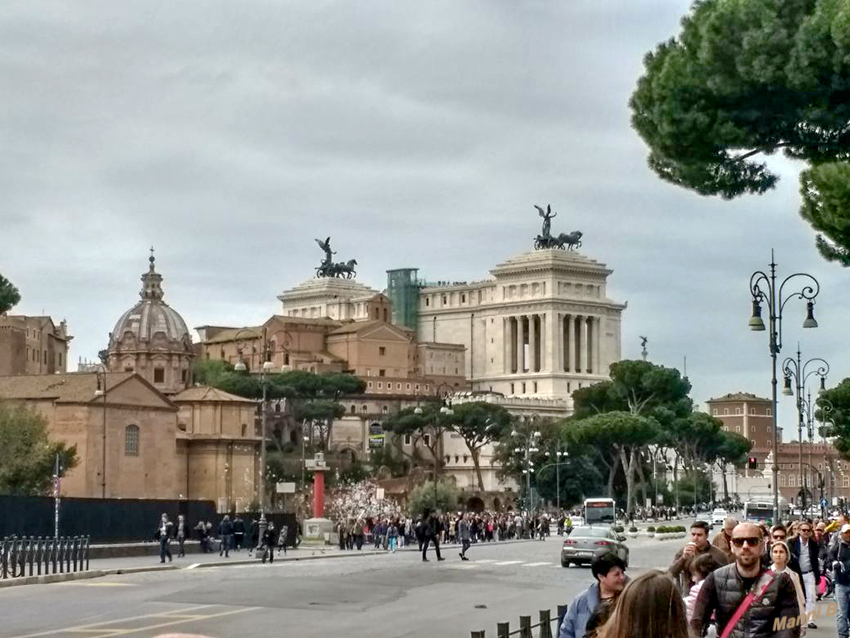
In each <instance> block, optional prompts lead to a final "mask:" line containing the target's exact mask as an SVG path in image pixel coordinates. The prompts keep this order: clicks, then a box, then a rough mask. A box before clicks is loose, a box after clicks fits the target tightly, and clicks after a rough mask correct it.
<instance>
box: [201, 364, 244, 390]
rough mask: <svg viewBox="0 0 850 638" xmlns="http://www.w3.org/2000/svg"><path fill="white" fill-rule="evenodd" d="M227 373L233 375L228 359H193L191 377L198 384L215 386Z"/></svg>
mask: <svg viewBox="0 0 850 638" xmlns="http://www.w3.org/2000/svg"><path fill="white" fill-rule="evenodd" d="M228 374H234V375H235V372H234V370H233V364H232V363H230V362H229V361H225V360H223V359H201V358H198V359H195V364H194V366H193V370H192V378H193V379H194V380H195V383H197V384H199V385H208V386H212V387H214V388H217V387H219V383H220V382H221V379H222V378H224V377H225V376H226V375H228ZM221 389H223V388H221Z"/></svg>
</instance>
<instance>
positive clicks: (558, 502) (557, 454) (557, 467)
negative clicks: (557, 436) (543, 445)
mask: <svg viewBox="0 0 850 638" xmlns="http://www.w3.org/2000/svg"><path fill="white" fill-rule="evenodd" d="M569 455H570V454H569V452H566V451H563V452H562V451H561V441H560V440H559V441H558V445H557V447H556V450H555V462H554V463H549V464H547V465H544V466H543V467H541V468H540V472H538V473H537V481H538V484H539V482H540V475H541V474H543V470H545V469H546V468H547V467H552V466H554V467H555V485H556V488H555V503H556V507H557V509H558V513H559V514H560V512H561V466H562V465H568V464H569V463H567V462H566V461H561V459H562V458H568V457H569ZM546 458H549V452H546ZM538 491H539V490H538Z"/></svg>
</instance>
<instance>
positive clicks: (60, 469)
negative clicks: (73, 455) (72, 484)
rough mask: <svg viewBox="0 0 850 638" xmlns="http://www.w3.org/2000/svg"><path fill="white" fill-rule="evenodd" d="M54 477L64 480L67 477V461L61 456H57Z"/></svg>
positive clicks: (54, 464)
mask: <svg viewBox="0 0 850 638" xmlns="http://www.w3.org/2000/svg"><path fill="white" fill-rule="evenodd" d="M53 475H54V476H58V477H59V478H62V477H63V476H65V459H64V458H63V457H62V455H61V454H59V453H57V454H56V460H55V461H54V463H53Z"/></svg>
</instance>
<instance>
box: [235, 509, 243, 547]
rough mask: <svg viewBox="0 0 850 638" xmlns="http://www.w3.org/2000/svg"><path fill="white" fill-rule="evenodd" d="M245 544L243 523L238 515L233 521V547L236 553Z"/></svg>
mask: <svg viewBox="0 0 850 638" xmlns="http://www.w3.org/2000/svg"><path fill="white" fill-rule="evenodd" d="M244 542H245V521H243V520H242V517H241V516H239V514H237V515H236V517H235V518H234V519H233V546H234V547H235V548H236V551H237V552H238V551H239V550H240V549H242V544H243V543H244Z"/></svg>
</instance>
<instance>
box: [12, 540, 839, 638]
mask: <svg viewBox="0 0 850 638" xmlns="http://www.w3.org/2000/svg"><path fill="white" fill-rule="evenodd" d="M682 543H683V541H679V540H674V541H657V540H654V539H646V538H639V539H634V540H629V541H628V544H629V546H630V547H631V564H630V567H629V573H630V574H632V575H634V574H636V573H640V572H641V571H643V570H645V569H648V568H656V567H664V566H666V565H667V564H669V562H670V560H671V558H672V556H673V554H674V552H675V551H676V549H677V548H678V547H679V546H680V545H681V544H682ZM559 549H560V539H559V538H558V537H557V536H553V537H550V538H549V539H547V540H546V541H542V542H539V541H528V542H524V543H514V544H504V545H498V544H491V545H486V544H485V545H482V544H477V545H474V546H473V547H472V549H471V550H470V552H469V556H470V558H472V561H470V562H466V563H462V562H461V561H460V559H459V557H458V548H457V547H456V546H449V547H446V548H445V549H444V552H443V555H444V556H445V557H446V558H447V560H446V561H444V562H437V561H436V560H435V559H434V557H433V556H431V558H432V560H431V562H429V563H422V562H421V560H420V558H419V556H418V554H417V553H415V552H398V553H396V554H394V555H379V556H350V557H344V558H327V559H319V560H313V561H304V562H289V563H278V564H275V565H265V566H263V565H232V566H227V567H211V568H203V569H181V570H176V571H168V572H159V573H144V574H130V575H121V576H111V577H106V578H99V579H94V580H89V581H76V582H69V583H62V584H54V585H34V586H25V587H12V588H8V589H3V590H0V619H2V622H0V636H2V637H10V638H11V637H14V638H23V637H28V638H35V637H36V636H51V637H61V636H78V637H79V636H96V637H99V638H103V637H108V636H137V637H146V636H156V635H159V634H161V633H166V632H170V631H182V632H188V633H199V634H205V635H208V636H214V637H220V638H225V637H231V636H232V637H239V638H242V637H244V636H252V637H264V636H269V637H271V636H275V637H278V636H298V637H312V636H317V637H318V636H322V637H327V636H347V637H359V636H363V637H368V638H382V637H399V636H429V637H433V636H446V637H455V636H456V637H458V638H468V637H469V635H470V632H471V631H473V630H480V629H485V630H486V631H487V635H488V636H495V627H496V623H497V622H500V621H501V622H504V621H510V622H511V624H512V628H513V627H518V617H519V616H520V615H531V616H533V617H535V618H536V617H537V613H538V610H540V609H547V608H548V609H552V610H553V614H554V609H555V608H556V606H557V605H558V604H564V603H567V602H569V601H570V600H571V599H572V598H573V596H575V595H576V594H577V593H578V592H580V591H582V590H583V589H585V588H586V587H587V586H588V584H589V583H590V580H591V579H590V570H589V568H587V567H570V568H566V569H565V568H562V567H561V566H560V562H559ZM429 553H430V552H429ZM827 625H831V627H834V620H833V621H832V622H831V623H828V622H827V623H822V626H823V627H825V629H821V630H818V631H816V632H810V633H809V636H810V637H816V636H818V635H823V636H831V635H834V632H835V630H834V629H832V628H829V629H826V626H827Z"/></svg>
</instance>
